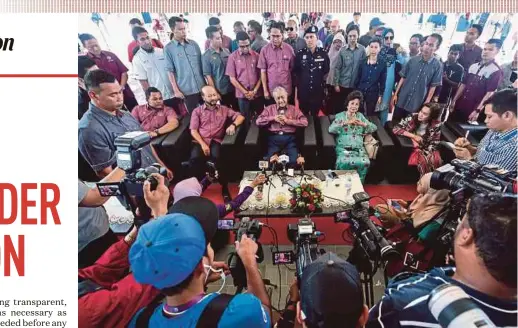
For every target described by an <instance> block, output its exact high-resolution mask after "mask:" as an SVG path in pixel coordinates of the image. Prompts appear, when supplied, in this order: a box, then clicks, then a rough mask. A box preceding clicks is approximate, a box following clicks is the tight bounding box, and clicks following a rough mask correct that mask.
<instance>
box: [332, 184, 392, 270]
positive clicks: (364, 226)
mask: <svg viewBox="0 0 518 328" xmlns="http://www.w3.org/2000/svg"><path fill="white" fill-rule="evenodd" d="M353 199H354V205H353V206H352V208H351V209H349V210H347V211H343V212H338V213H336V214H335V222H336V223H338V222H343V223H349V224H350V225H351V228H350V229H351V231H352V234H353V236H354V239H355V246H359V247H360V248H361V249H362V250H363V252H364V254H365V255H367V257H368V259H369V260H372V261H375V262H378V261H379V260H381V261H383V262H387V261H390V260H392V259H395V258H398V257H400V254H399V253H398V251H397V250H396V249H395V248H394V246H393V245H392V244H391V243H389V242H388V241H387V240H386V239H385V237H383V234H384V229H383V228H382V227H379V226H376V225H375V224H374V223H373V222H372V221H371V219H370V216H371V215H373V214H374V210H373V209H372V208H370V206H369V199H370V197H369V195H368V194H367V193H365V192H359V193H355V194H354V195H353ZM382 233H383V234H382Z"/></svg>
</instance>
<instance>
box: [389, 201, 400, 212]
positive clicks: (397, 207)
mask: <svg viewBox="0 0 518 328" xmlns="http://www.w3.org/2000/svg"><path fill="white" fill-rule="evenodd" d="M389 201H390V205H392V207H394V208H395V209H396V210H401V205H400V204H399V203H398V202H396V201H395V200H393V199H390V200H389Z"/></svg>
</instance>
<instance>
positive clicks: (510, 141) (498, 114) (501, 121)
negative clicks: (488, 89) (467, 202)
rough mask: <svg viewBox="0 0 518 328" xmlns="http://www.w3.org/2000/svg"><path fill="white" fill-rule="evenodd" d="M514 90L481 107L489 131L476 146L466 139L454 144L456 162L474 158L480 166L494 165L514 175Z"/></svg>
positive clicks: (515, 132) (505, 92)
mask: <svg viewBox="0 0 518 328" xmlns="http://www.w3.org/2000/svg"><path fill="white" fill-rule="evenodd" d="M516 101H517V96H516V90H511V89H506V90H502V91H498V92H496V93H494V94H493V95H492V96H491V97H490V98H489V99H488V100H487V101H486V102H485V104H484V106H485V108H484V112H485V114H486V119H485V123H486V125H487V127H488V128H489V131H488V132H487V134H486V135H485V136H484V138H483V139H482V140H481V141H480V144H479V145H478V147H474V146H472V145H471V144H470V143H469V141H468V140H467V139H466V138H459V139H457V140H456V141H455V146H456V147H455V150H454V152H455V156H457V158H459V159H465V160H471V159H474V160H475V161H476V162H477V163H478V164H481V165H489V164H490V165H497V166H498V167H500V168H502V169H505V170H508V171H510V172H516V168H517V167H516V147H517V145H518V139H517V127H518V121H517V119H516V116H517V112H516Z"/></svg>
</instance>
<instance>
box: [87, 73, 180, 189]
mask: <svg viewBox="0 0 518 328" xmlns="http://www.w3.org/2000/svg"><path fill="white" fill-rule="evenodd" d="M85 84H86V89H87V90H88V95H89V96H90V99H91V101H90V105H89V106H90V107H89V108H90V109H89V110H88V111H87V112H86V113H85V114H84V115H83V117H82V118H81V120H80V121H79V139H78V142H79V151H80V152H81V155H83V157H84V159H85V160H86V161H87V162H88V164H90V166H91V167H92V169H93V170H94V171H95V172H96V173H97V175H98V176H99V177H101V178H103V177H105V176H107V175H108V174H110V172H111V171H112V170H113V169H114V167H115V166H116V164H117V147H115V139H116V138H117V137H119V136H121V135H123V134H125V133H127V132H133V131H142V128H141V127H140V124H139V123H138V122H137V120H136V119H135V118H134V117H133V116H131V114H130V113H129V112H127V111H123V110H121V109H122V106H123V104H124V99H123V98H124V97H123V95H122V88H121V86H120V84H119V82H117V80H116V79H115V76H113V75H112V74H110V73H109V72H106V71H104V70H100V69H98V70H92V71H90V72H88V73H87V74H86V76H85ZM141 157H142V167H143V168H145V167H148V166H150V165H152V164H154V163H159V164H160V165H162V166H163V167H166V166H165V164H164V163H162V162H161V161H160V160H159V159H158V156H157V155H156V153H155V151H154V150H153V148H152V147H151V146H150V145H147V146H145V147H143V148H142V151H141ZM167 177H168V179H172V177H173V174H172V172H171V171H169V170H168V171H167Z"/></svg>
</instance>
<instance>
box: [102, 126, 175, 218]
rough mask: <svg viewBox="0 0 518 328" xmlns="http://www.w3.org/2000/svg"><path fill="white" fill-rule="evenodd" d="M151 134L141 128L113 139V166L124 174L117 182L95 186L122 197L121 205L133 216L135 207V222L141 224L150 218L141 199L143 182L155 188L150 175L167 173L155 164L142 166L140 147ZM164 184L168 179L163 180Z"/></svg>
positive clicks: (105, 192)
mask: <svg viewBox="0 0 518 328" xmlns="http://www.w3.org/2000/svg"><path fill="white" fill-rule="evenodd" d="M150 142H151V136H150V135H149V134H148V133H147V132H144V131H133V132H128V133H126V134H124V135H122V136H119V137H117V138H116V139H115V147H117V166H118V167H119V168H121V169H123V170H124V171H125V172H126V177H125V178H124V179H122V180H121V181H120V182H99V183H97V188H98V189H99V193H100V194H101V196H103V197H110V196H120V197H122V198H123V200H124V201H123V204H124V205H125V206H126V208H128V209H130V210H131V211H132V212H133V215H134V216H135V218H137V209H139V214H140V215H139V218H138V219H136V220H135V223H136V224H143V223H145V222H147V221H148V220H149V218H150V217H151V210H150V209H149V208H148V207H147V205H146V202H145V200H144V189H143V188H144V183H145V182H146V181H149V182H150V183H151V190H155V189H156V187H157V186H158V180H157V179H155V178H154V177H153V176H152V174H153V173H158V174H161V175H162V176H164V177H165V176H166V175H167V170H166V169H165V168H164V167H162V166H161V165H160V164H158V163H155V164H153V165H151V166H148V167H146V168H141V166H142V156H141V150H142V148H143V147H145V146H147V145H149V143H150ZM165 183H166V185H168V181H167V180H165Z"/></svg>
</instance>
